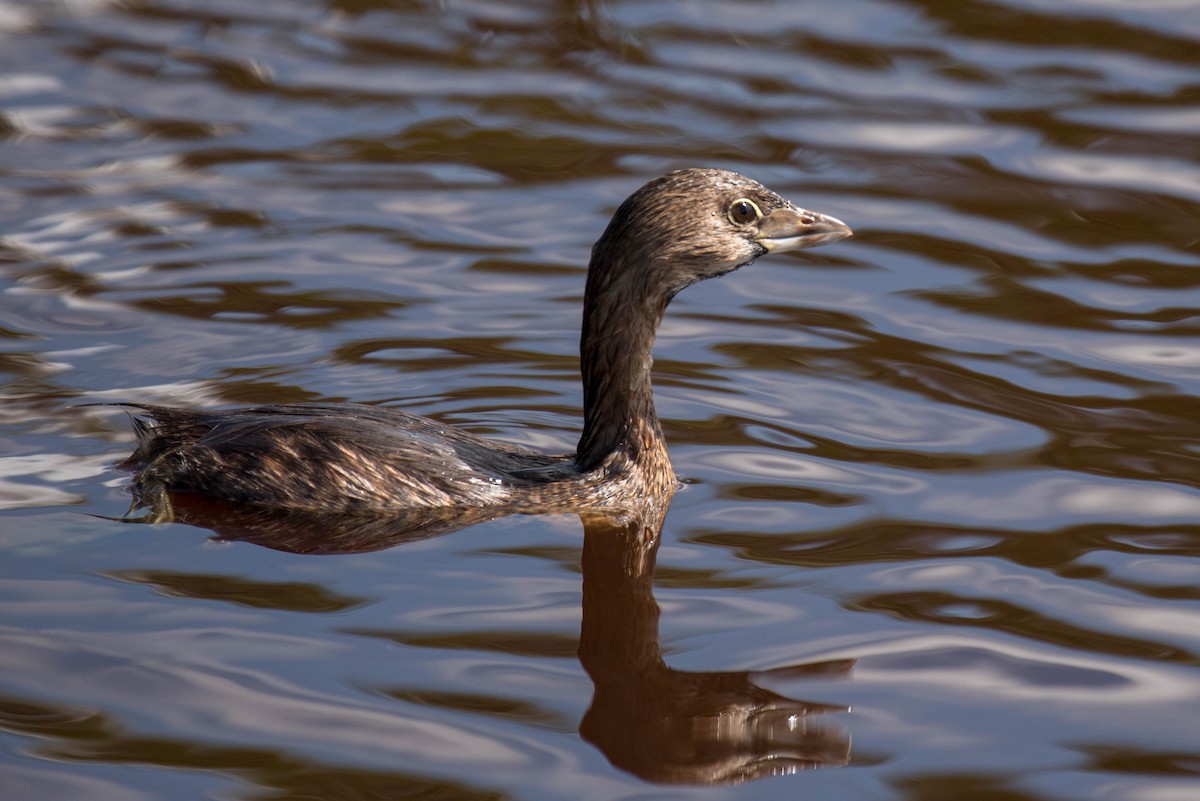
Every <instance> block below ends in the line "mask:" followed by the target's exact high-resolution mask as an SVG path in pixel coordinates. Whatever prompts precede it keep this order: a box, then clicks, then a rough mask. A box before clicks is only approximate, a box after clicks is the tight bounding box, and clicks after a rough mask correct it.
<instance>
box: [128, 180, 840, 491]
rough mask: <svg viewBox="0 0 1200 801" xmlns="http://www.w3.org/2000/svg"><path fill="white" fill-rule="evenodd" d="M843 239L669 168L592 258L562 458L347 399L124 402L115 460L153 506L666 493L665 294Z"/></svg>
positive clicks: (763, 191) (758, 188) (829, 223)
mask: <svg viewBox="0 0 1200 801" xmlns="http://www.w3.org/2000/svg"><path fill="white" fill-rule="evenodd" d="M849 235H850V229H849V228H848V227H846V225H845V224H843V223H842V222H840V221H838V220H836V219H834V218H832V217H827V216H823V215H820V214H816V213H814V212H810V211H805V210H803V209H800V208H797V207H795V206H793V205H792V204H790V203H789V202H788V201H786V200H784V199H783V198H782V197H780V196H779V195H777V194H775V193H774V192H772V191H770V190H769V189H767V188H766V187H764V186H762V185H761V184H759V183H757V182H755V181H752V180H750V179H748V178H745V177H743V176H741V175H738V174H736V173H732V172H727V171H724V170H711V169H690V170H679V171H677V172H672V173H668V174H667V175H664V176H662V177H661V178H658V179H655V180H654V181H651V182H650V183H648V184H646V185H645V186H643V187H642V188H641V189H639V190H637V191H636V192H634V193H633V195H631V196H630V197H629V198H628V199H627V200H626V201H625V202H624V203H622V204H621V206H620V208H618V209H617V211H616V213H615V214H614V215H613V219H612V221H611V222H610V223H609V225H608V228H607V229H606V230H605V231H604V234H603V235H602V236H601V237H600V239H599V241H598V242H597V243H596V245H595V246H594V247H593V248H592V258H591V262H590V264H589V267H588V276H587V288H586V291H585V293H584V311H583V332H582V337H581V341H580V360H581V363H580V366H581V371H582V374H583V387H584V426H583V434H582V436H581V437H580V440H579V447H578V450H577V451H576V453H574V454H564V455H557V456H552V455H545V454H539V453H535V452H532V451H529V450H526V449H524V448H520V447H517V446H515V445H509V444H505V443H502V442H496V441H493V440H488V439H484V438H482V437H478V436H476V435H474V434H470V433H468V432H465V431H459V430H457V429H454V428H451V427H449V426H446V425H443V424H441V423H438V422H437V421H435V420H431V419H429V418H426V417H421V416H418V415H414V414H409V413H407V412H402V411H397V410H393V409H387V408H382V407H377V406H365V405H359V404H285V405H276V406H259V407H255V408H249V409H232V410H215V411H204V410H185V409H174V408H168V407H163V406H151V405H147V404H121V405H124V406H128V407H132V408H135V409H138V410H140V411H141V412H142V413H143V414H144V416H145V418H148V420H149V421H147V420H145V419H135V431H136V433H137V439H138V445H137V449H136V450H135V451H134V453H133V454H132V455H131V456H130V457H129V459H127V460H126V462H125V463H124V466H126V467H129V468H131V469H133V470H134V471H135V473H136V477H135V492H136V493H137V494H138V496H139V497H140V498H141V499H142V500H143V501H144V502H147V503H152V504H159V503H161V502H162V501H165V500H166V499H167V496H168V495H169V494H170V493H175V492H188V493H196V494H200V495H205V496H210V497H213V498H219V499H222V500H226V501H233V502H236V503H247V504H252V505H255V506H259V507H262V508H267V509H286V510H295V511H313V512H349V511H382V512H387V511H395V510H397V509H403V508H409V507H446V508H450V507H476V508H479V507H489V508H491V507H496V508H503V509H505V510H506V511H512V512H520V511H537V510H545V509H549V508H555V507H560V508H568V507H569V508H573V509H578V508H585V507H594V508H612V507H618V506H621V505H622V504H623V502H624V501H627V500H628V499H630V498H631V497H636V496H639V495H642V494H645V493H647V492H657V491H659V490H663V489H666V488H667V487H673V485H674V483H675V477H674V473H673V472H672V470H671V463H670V461H669V459H668V458H667V451H666V446H665V444H664V442H663V436H662V430H661V428H660V427H659V423H658V417H657V415H656V413H655V410H654V396H653V393H652V391H651V386H650V365H651V350H652V348H653V345H654V336H655V332H656V330H657V328H658V324H659V322H660V321H661V320H662V315H663V312H664V311H665V309H666V307H667V304H668V303H670V301H671V299H672V298H673V297H674V296H675V294H676V293H677V292H679V291H680V290H682V289H683V288H685V287H687V286H689V285H690V284H693V283H695V282H697V281H700V280H703V279H705V278H712V277H714V276H718V275H723V274H724V273H727V272H730V271H732V270H736V269H737V268H739V267H742V266H745V265H747V264H749V263H750V262H752V261H754V260H755V259H757V258H758V257H759V256H762V255H765V254H766V253H769V252H772V251H775V252H780V251H786V250H794V249H798V248H805V247H814V246H816V245H822V244H825V243H827V242H833V241H836V240H838V239H842V238H843V237H846V236H849Z"/></svg>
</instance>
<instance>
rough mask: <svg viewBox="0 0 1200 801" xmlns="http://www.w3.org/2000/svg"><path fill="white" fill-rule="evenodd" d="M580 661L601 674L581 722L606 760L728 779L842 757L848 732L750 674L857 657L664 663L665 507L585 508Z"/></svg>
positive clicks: (845, 668)
mask: <svg viewBox="0 0 1200 801" xmlns="http://www.w3.org/2000/svg"><path fill="white" fill-rule="evenodd" d="M584 521H585V533H584V537H585V539H584V544H583V627H582V630H581V632H580V635H579V661H580V662H582V663H583V667H584V670H586V671H587V673H588V675H589V676H591V678H592V682H593V683H594V684H595V688H596V689H595V693H594V695H593V696H592V704H591V706H590V707H589V708H588V711H587V714H586V715H585V716H584V718H583V722H582V723H581V724H580V727H579V731H580V734H582V735H583V737H584V739H586V740H587V741H588V742H590V743H592V744H593V745H595V746H596V747H597V748H599V749H600V750H601V751H603V752H604V754H605V756H607V757H608V758H609V760H610V761H611V762H612V763H613V764H614V765H616V766H617V767H619V768H621V769H622V770H627V771H629V772H630V773H633V774H635V775H637V776H640V777H641V778H643V779H647V780H649V781H656V782H677V783H689V784H724V783H730V782H741V781H750V780H754V779H759V778H762V777H764V776H778V775H783V774H789V773H795V772H797V771H799V770H803V769H805V768H814V767H825V766H830V765H844V764H846V763H847V762H848V761H849V759H850V739H849V737H848V736H847V735H846V733H845V732H844V731H842V730H841V729H840V728H839V727H837V726H836V725H835V724H831V723H828V722H826V721H825V720H824V718H822V714H824V713H829V712H838V711H845V710H843V709H839V708H838V707H836V706H831V705H827V704H816V703H808V702H805V701H797V700H793V699H791V698H785V697H783V696H781V695H778V694H776V693H773V692H770V691H769V690H765V689H763V688H761V687H759V686H758V685H757V684H756V683H755V682H756V681H760V682H761V681H763V680H769V679H771V678H773V677H774V678H788V679H801V678H804V677H805V676H815V675H827V674H833V675H837V674H842V673H847V672H849V670H850V668H851V667H852V666H853V661H852V660H838V661H830V662H821V663H812V664H806V665H791V666H787V667H781V668H775V669H772V670H766V671H758V672H744V671H733V672H720V673H712V672H709V673H690V672H687V671H682V670H674V669H672V668H670V667H668V666H667V665H666V663H665V662H663V658H662V651H661V649H660V647H659V635H658V618H659V607H658V604H657V603H655V601H654V595H653V589H652V585H651V582H652V579H653V574H654V561H655V559H654V557H655V553H656V552H657V550H658V543H659V541H660V532H661V526H662V518H661V516H660V517H658V518H657V519H655V517H654V516H653V513H651V514H650V515H648V516H645V517H631V518H628V519H626V520H613V519H605V518H601V517H591V516H585V518H584Z"/></svg>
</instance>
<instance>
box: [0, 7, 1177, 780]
mask: <svg viewBox="0 0 1200 801" xmlns="http://www.w3.org/2000/svg"><path fill="white" fill-rule="evenodd" d="M1198 132H1200V13H1197V6H1196V4H1195V3H1194V2H1190V0H1142V1H1141V2H1132V0H1130V1H1129V2H1121V1H1120V0H1067V1H1064V2H1051V0H994V1H993V2H975V1H974V0H967V1H966V2H939V1H938V0H928V2H917V1H916V0H909V1H908V2H905V1H904V0H843V1H842V2H836V3H834V2H829V3H815V2H795V3H789V2H774V3H772V2H746V3H733V2H684V1H683V0H681V1H680V2H664V3H657V2H656V3H636V2H618V3H575V4H572V3H552V2H541V3H539V2H525V3H488V2H462V3H460V2H443V3H440V4H438V3H433V2H428V3H424V2H419V0H392V2H387V1H386V0H328V2H308V1H307V0H305V1H301V0H295V1H294V2H285V1H284V0H264V1H263V2H258V3H245V2H233V0H215V1H214V0H128V1H127V2H108V1H106V0H57V2H54V1H51V2H37V3H32V2H13V0H8V1H7V2H0V215H2V216H0V219H2V220H3V226H2V228H0V346H2V350H0V370H2V375H0V381H2V382H3V383H2V385H0V394H2V397H3V403H2V404H0V506H2V507H3V512H2V514H0V551H2V554H3V556H2V559H0V610H2V611H0V638H2V641H0V797H3V798H5V799H81V798H87V799H100V800H101V801H106V800H107V799H150V798H155V799H157V798H170V799H191V798H196V799H200V798H206V799H212V798H221V799H247V800H249V799H300V798H320V799H367V798H372V799H374V798H437V799H502V798H503V799H509V798H511V799H530V801H533V800H535V799H536V800H541V799H610V798H631V799H632V798H639V799H643V798H674V797H703V798H712V797H721V798H737V799H742V798H746V799H751V798H753V799H775V798H820V799H826V801H831V800H832V801H836V800H841V799H845V800H846V801H850V800H854V801H857V800H859V799H913V800H916V799H929V800H931V801H940V800H943V799H944V800H945V801H949V800H950V799H984V800H991V801H1034V800H1035V799H1036V800H1037V801H1043V800H1044V801H1050V800H1051V799H1053V801H1083V800H1084V799H1105V800H1106V801H1108V800H1114V801H1127V800H1128V801H1133V800H1135V799H1136V800H1137V801H1183V800H1184V799H1195V798H1198V797H1200V725H1198V724H1197V720H1198V719H1200V402H1198V401H1197V398H1196V395H1197V390H1200V344H1198V342H1200V341H1198V340H1197V334H1198V333H1200V315H1198V312H1197V309H1200V225H1198V223H1197V217H1198V212H1200V133H1198ZM689 165H708V166H719V167H726V168H731V169H735V170H738V171H740V172H744V173H746V174H748V175H750V176H752V177H754V178H757V179H759V180H761V181H763V182H764V183H766V184H768V185H769V186H771V187H772V188H774V189H776V190H777V191H779V192H781V193H782V194H784V195H786V196H788V197H790V198H792V199H793V200H795V201H796V202H798V203H799V204H801V205H804V206H806V207H809V208H812V209H816V210H819V211H823V212H826V213H829V214H833V215H835V216H837V217H839V218H842V219H844V220H846V221H847V222H848V223H850V224H851V225H852V226H853V227H854V229H855V237H854V238H853V239H851V240H847V241H844V242H840V243H837V244H835V245H832V246H830V247H827V248H822V249H820V250H817V251H809V252H806V253H802V254H800V255H796V256H780V257H773V258H767V259H763V260H761V261H759V262H758V263H756V264H755V265H754V266H753V267H751V268H748V269H746V270H743V271H740V272H738V273H736V274H734V275H731V276H728V277H725V278H723V279H721V280H720V281H712V282H708V283H706V284H703V285H700V286H697V287H695V288H693V289H691V290H689V291H688V292H686V293H684V294H683V295H682V296H681V297H680V298H678V299H677V301H676V302H675V303H674V304H673V305H672V307H671V310H670V311H669V313H668V315H667V319H666V321H665V323H664V326H663V329H662V332H661V336H660V339H659V343H658V348H657V351H656V354H657V362H656V387H657V397H658V403H659V412H660V414H661V415H662V417H663V420H664V427H665V428H666V432H667V436H668V438H669V440H670V444H671V454H672V460H673V462H674V466H675V469H676V471H677V472H678V473H679V475H680V477H681V479H682V480H683V481H684V482H685V488H684V489H683V490H682V491H681V492H679V493H678V494H677V495H676V496H675V498H674V501H673V503H672V506H671V509H670V512H669V514H668V515H667V516H666V519H665V522H664V523H663V526H662V534H661V545H660V547H659V549H658V552H657V566H656V568H655V569H653V570H652V569H651V568H652V566H653V559H652V558H651V557H653V556H654V554H653V553H646V552H645V551H639V550H638V548H637V546H636V545H635V544H633V543H631V542H630V530H627V529H622V528H621V526H619V525H616V524H605V523H602V522H599V521H591V522H589V523H588V526H587V529H586V531H585V527H584V525H583V524H582V523H581V521H580V519H579V518H577V517H575V516H568V515H547V516H518V517H510V518H503V519H499V520H495V521H491V522H488V523H485V524H482V525H477V526H473V527H468V528H465V529H463V530H461V531H457V532H455V533H452V534H450V535H447V536H443V537H438V538H432V539H425V540H419V541H415V542H409V543H407V544H400V545H395V546H394V547H388V548H380V549H377V550H372V551H366V552H360V553H347V554H340V555H325V556H314V555H305V554H296V553H289V552H287V551H285V550H276V549H272V548H267V547H262V546H260V545H257V544H251V543H247V542H229V541H222V540H220V539H218V538H216V537H215V536H214V534H213V532H212V531H209V530H206V529H204V528H200V527H195V526H189V525H183V524H179V523H176V524H159V525H129V524H125V523H121V522H117V521H115V520H112V519H109V518H113V517H119V516H121V515H122V514H123V513H124V512H125V510H126V507H127V506H128V503H129V496H128V494H127V491H126V486H125V485H126V481H127V477H126V476H125V474H123V473H121V472H119V471H117V470H116V469H115V468H114V467H113V464H114V462H115V461H116V460H118V459H120V458H121V457H122V456H123V455H125V454H127V453H128V450H129V448H130V443H131V440H132V436H131V433H130V427H129V423H128V420H127V419H126V418H125V416H124V415H122V414H119V413H114V412H112V411H109V410H105V409H97V408H94V407H88V408H80V407H79V404H81V403H85V402H89V401H113V400H130V401H150V402H167V403H171V404H179V405H192V406H218V405H237V404H249V403H266V402H281V401H302V400H328V399H336V400H352V401H358V402H365V403H382V404H388V405H395V406H400V407H403V408H406V409H412V410H415V411H419V412H421V413H425V414H430V415H433V416H435V417H437V418H439V419H441V420H444V421H446V422H449V423H454V424H458V425H463V426H465V427H467V428H469V429H471V430H473V431H476V432H479V433H484V434H488V435H494V436H496V437H500V438H503V439H508V440H512V441H516V442H520V443H523V444H526V445H529V446H533V447H538V448H545V449H547V450H552V451H567V450H571V449H572V448H573V447H574V442H575V439H576V437H577V431H578V426H579V411H578V410H579V407H580V389H579V386H578V378H577V357H576V336H577V331H578V320H579V303H580V298H581V293H582V286H583V266H584V264H585V263H586V260H587V256H588V252H589V248H590V245H591V242H592V241H593V240H594V238H595V237H596V236H597V235H598V234H599V232H600V231H601V230H602V229H603V227H604V225H605V224H606V222H607V219H608V216H609V215H610V214H611V212H612V210H613V209H614V208H615V207H616V205H617V204H618V203H619V202H620V201H621V199H622V198H624V197H625V196H626V195H627V194H628V193H629V192H631V191H632V190H633V189H634V188H636V187H637V186H639V185H640V184H641V183H643V182H644V181H646V180H648V179H649V178H652V177H654V176H656V175H658V174H660V173H662V172H664V171H666V170H668V169H671V168H675V167H680V166H689ZM807 768H812V769H807ZM773 774H781V775H773ZM738 782H740V783H738ZM714 783H715V784H716V785H718V786H706V785H711V784H714Z"/></svg>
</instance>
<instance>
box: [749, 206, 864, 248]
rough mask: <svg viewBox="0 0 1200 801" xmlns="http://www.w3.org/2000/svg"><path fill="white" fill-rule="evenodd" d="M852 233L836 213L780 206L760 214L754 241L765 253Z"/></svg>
mask: <svg viewBox="0 0 1200 801" xmlns="http://www.w3.org/2000/svg"><path fill="white" fill-rule="evenodd" d="M852 234H853V231H851V230H850V226H848V225H846V224H845V223H844V222H842V221H841V220H839V219H837V218H836V217H830V216H828V215H826V214H817V213H816V212H815V211H806V210H805V209H798V208H795V207H794V206H784V207H783V208H780V209H775V211H773V212H771V213H770V214H768V215H767V216H766V217H763V218H762V220H761V221H760V222H759V224H758V240H757V241H758V244H760V245H762V246H763V247H764V248H766V249H767V251H768V252H769V253H785V252H787V251H789V250H800V249H801V248H815V247H817V246H818V245H828V244H829V243H830V242H836V241H838V240H839V239H845V238H846V237H848V236H851V235H852Z"/></svg>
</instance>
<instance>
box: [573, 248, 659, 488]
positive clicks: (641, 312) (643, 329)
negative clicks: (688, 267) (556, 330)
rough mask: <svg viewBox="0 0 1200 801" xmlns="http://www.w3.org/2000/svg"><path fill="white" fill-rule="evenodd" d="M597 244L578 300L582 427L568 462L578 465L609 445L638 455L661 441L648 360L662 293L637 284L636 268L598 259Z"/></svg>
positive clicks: (638, 458)
mask: <svg viewBox="0 0 1200 801" xmlns="http://www.w3.org/2000/svg"><path fill="white" fill-rule="evenodd" d="M604 251H605V249H604V248H603V247H601V246H599V245H598V246H597V248H596V250H595V251H594V252H593V256H592V263H591V265H590V266H589V268H588V279H587V289H586V291H585V292H584V302H583V331H582V335H581V337H580V346H579V350H580V371H581V372H582V374H583V435H582V436H581V437H580V439H579V448H578V450H577V451H576V464H577V465H578V467H579V468H580V469H581V470H584V471H588V470H594V469H596V468H598V467H600V466H601V465H602V464H603V462H604V461H605V460H606V459H607V458H608V457H609V456H610V455H612V454H614V453H617V452H621V453H624V454H625V455H627V456H629V457H630V458H631V459H632V460H633V461H634V462H635V463H642V462H644V461H646V460H649V459H652V458H654V455H655V454H657V453H658V452H660V451H661V450H662V448H663V444H662V443H663V436H662V429H661V427H660V426H659V423H658V415H657V413H656V412H655V410H654V392H653V390H652V388H651V384H650V368H651V365H652V364H653V355H652V351H653V349H654V337H655V333H656V331H657V329H658V324H659V322H660V321H661V320H662V316H663V312H664V311H665V310H666V307H667V303H668V302H669V301H670V296H669V294H668V293H666V292H665V291H657V292H656V291H654V290H653V288H652V287H647V286H645V284H647V283H650V282H648V281H646V278H647V274H646V272H645V271H644V270H640V269H637V268H636V266H634V267H626V265H624V264H621V263H619V262H617V263H614V262H611V261H609V260H606V259H604V258H603V256H604Z"/></svg>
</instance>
